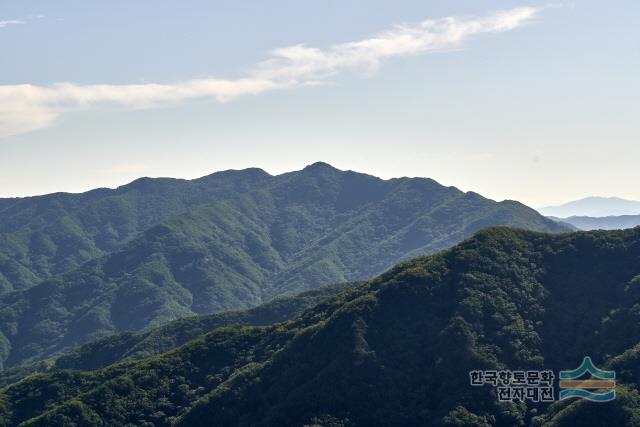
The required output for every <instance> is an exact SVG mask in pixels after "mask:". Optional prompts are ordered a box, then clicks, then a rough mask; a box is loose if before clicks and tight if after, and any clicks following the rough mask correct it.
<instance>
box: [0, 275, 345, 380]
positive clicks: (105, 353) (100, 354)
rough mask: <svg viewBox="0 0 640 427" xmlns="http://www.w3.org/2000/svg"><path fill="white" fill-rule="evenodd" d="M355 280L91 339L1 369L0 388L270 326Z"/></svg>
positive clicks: (147, 355)
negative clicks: (220, 331)
mask: <svg viewBox="0 0 640 427" xmlns="http://www.w3.org/2000/svg"><path fill="white" fill-rule="evenodd" d="M355 284H356V283H350V282H345V283H338V284H334V285H327V286H321V287H319V288H317V289H314V290H311V291H306V292H302V293H300V294H298V295H294V296H286V297H279V298H276V299H274V300H272V301H270V302H268V303H265V304H262V305H259V306H258V307H255V308H252V309H249V310H238V311H230V312H224V313H217V314H208V315H199V316H191V317H186V318H182V319H180V320H174V321H173V322H169V323H167V324H165V325H163V326H159V327H157V328H153V329H151V330H148V331H144V332H121V333H117V334H112V335H107V336H105V337H103V338H99V339H97V340H95V341H91V342H89V343H87V344H84V345H82V346H81V347H78V348H75V349H73V350H72V351H69V352H68V353H65V354H63V355H61V356H60V357H59V358H57V359H55V360H43V361H37V362H34V363H26V364H22V365H18V366H14V367H12V368H10V369H7V370H4V371H2V372H0V387H2V386H6V385H8V384H13V383H15V382H17V381H19V380H20V379H22V378H24V377H26V376H28V375H30V374H32V373H35V372H46V371H51V370H57V369H77V370H96V369H99V368H103V367H105V366H108V365H111V364H113V363H116V362H119V361H121V360H125V359H142V358H145V357H149V356H152V355H155V354H159V353H163V352H166V351H169V350H171V349H173V348H176V347H179V346H181V345H182V344H184V343H186V342H187V341H190V340H192V339H194V338H196V337H197V336H198V335H202V334H204V333H206V332H208V331H210V330H213V329H215V328H219V327H221V326H225V325H231V324H239V325H256V326H258V325H270V324H274V323H279V322H283V321H285V320H289V319H291V318H292V317H294V316H296V315H298V314H300V313H301V312H302V311H304V310H305V309H307V308H310V307H312V306H314V305H316V304H318V303H319V302H320V301H322V300H323V299H325V298H327V297H329V296H331V295H334V294H337V293H338V292H340V291H343V290H345V289H347V288H349V287H352V286H355Z"/></svg>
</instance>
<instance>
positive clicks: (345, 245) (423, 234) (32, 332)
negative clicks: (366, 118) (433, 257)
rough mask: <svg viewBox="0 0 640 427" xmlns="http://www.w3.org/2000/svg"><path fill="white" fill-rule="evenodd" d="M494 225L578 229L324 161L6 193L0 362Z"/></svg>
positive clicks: (229, 302)
mask: <svg viewBox="0 0 640 427" xmlns="http://www.w3.org/2000/svg"><path fill="white" fill-rule="evenodd" d="M494 225H508V226H512V227H519V228H525V229H530V230H537V231H545V232H562V231H567V230H569V228H568V227H567V226H565V225H562V224H558V223H556V222H554V221H552V220H550V219H547V218H545V217H543V216H541V215H540V214H539V213H538V212H536V211H534V210H533V209H531V208H528V207H526V206H524V205H522V204H520V203H518V202H515V201H504V202H499V203H498V202H495V201H492V200H489V199H486V198H484V197H482V196H480V195H478V194H476V193H472V192H468V193H465V192H462V191H460V190H458V189H456V188H453V187H445V186H442V185H440V184H438V183H437V182H435V181H433V180H431V179H425V178H398V179H391V180H382V179H379V178H376V177H373V176H370V175H365V174H360V173H356V172H351V171H341V170H338V169H335V168H333V167H332V166H330V165H328V164H325V163H316V164H313V165H310V166H308V167H306V168H304V169H303V170H301V171H296V172H291V173H285V174H282V175H277V176H272V175H269V174H267V173H266V172H264V171H262V170H260V169H246V170H242V171H226V172H219V173H215V174H213V175H210V176H207V177H204V178H200V179H197V180H192V181H186V180H176V179H150V178H142V179H139V180H136V181H134V182H132V183H131V184H128V185H125V186H123V187H120V188H117V189H115V190H109V189H98V190H94V191H90V192H88V193H83V194H62V193H58V194H51V195H47V196H40V197H31V198H23V199H0V288H1V290H2V291H3V292H1V293H0V359H1V362H3V364H4V366H5V367H9V366H14V365H17V364H20V363H22V362H25V361H29V360H38V359H41V358H45V357H50V356H52V355H56V354H59V353H60V352H62V351H65V350H66V349H69V348H72V347H75V346H77V345H80V344H83V343H85V342H88V341H90V340H93V339H95V338H99V337H101V336H103V335H106V334H108V333H112V332H121V331H140V330H145V329H147V328H151V327H155V326H159V325H162V324H165V323H167V322H169V321H172V320H175V319H178V318H182V317H185V316H190V315H193V314H206V313H216V312H221V311H226V310H236V309H247V308H251V307H255V306H257V305H259V304H261V303H264V302H267V301H270V300H272V299H273V298H276V297H278V296H282V295H290V294H294V293H298V292H301V291H304V290H308V289H313V288H316V287H318V286H320V285H324V284H330V283H337V282H342V281H353V280H360V279H366V278H369V277H372V276H374V275H375V274H378V273H380V272H383V271H384V270H386V269H388V268H389V267H391V266H392V265H394V264H395V263H397V262H399V261H402V260H404V259H408V258H412V257H416V256H420V255H424V254H429V253H433V252H436V251H439V250H442V249H445V248H448V247H450V246H452V245H454V244H456V243H458V242H460V241H462V240H463V239H465V238H468V237H469V236H471V235H473V234H474V233H475V232H477V231H478V230H480V229H482V228H485V227H488V226H494Z"/></svg>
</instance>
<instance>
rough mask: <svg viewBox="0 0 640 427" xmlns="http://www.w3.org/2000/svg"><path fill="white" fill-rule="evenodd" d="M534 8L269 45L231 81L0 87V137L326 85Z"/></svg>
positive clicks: (494, 27)
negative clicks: (103, 114) (60, 123)
mask: <svg viewBox="0 0 640 427" xmlns="http://www.w3.org/2000/svg"><path fill="white" fill-rule="evenodd" d="M537 13H538V9H536V8H532V7H520V8H516V9H511V10H506V11H501V12H496V13H492V14H490V15H487V16H484V17H481V18H466V19H464V18H457V17H447V18H442V19H436V20H426V21H423V22H420V23H417V24H403V25H399V26H396V27H394V28H392V29H390V30H388V31H385V32H382V33H380V34H378V35H376V36H374V37H371V38H368V39H364V40H359V41H354V42H349V43H343V44H337V45H334V46H331V47H329V48H326V49H320V48H313V47H308V46H305V45H295V46H289V47H284V48H280V49H275V50H273V51H272V52H270V57H269V58H268V59H267V60H265V61H262V62H260V63H258V64H256V65H255V66H254V67H253V69H252V70H251V71H249V72H248V73H247V74H245V76H243V77H241V78H238V79H217V78H205V79H197V80H187V81H183V82H177V83H172V84H155V83H149V84H130V85H108V84H100V85H79V84H74V83H56V84H53V85H49V86H38V85H32V84H23V85H5V86H0V137H5V136H9V135H15V134H20V133H25V132H29V131H33V130H37V129H41V128H44V127H47V126H51V125H52V124H54V123H55V121H56V120H57V119H58V117H59V116H60V115H61V114H64V113H66V112H72V111H80V110H86V109H89V108H98V107H101V106H119V107H124V108H150V107H154V106H159V105H164V104H170V103H176V102H180V101H185V100H189V99H196V98H210V99H213V100H216V101H218V102H226V101H229V100H232V99H234V98H237V97H240V96H245V95H258V94H261V93H264V92H268V91H274V90H284V89H291V88H294V87H298V86H304V85H312V84H318V83H322V82H326V81H327V80H328V79H330V78H331V77H332V76H334V75H336V74H339V73H341V72H345V71H350V70H356V71H358V70H364V71H367V72H372V71H375V70H377V69H378V68H379V67H380V66H381V65H382V64H383V63H384V62H385V61H388V60H391V59H393V58H399V57H407V56H413V55H418V54H423V53H428V52H436V51H443V50H448V49H454V48H458V47H460V45H461V44H462V43H463V42H464V41H465V40H467V39H469V38H470V37H473V36H475V35H479V34H487V33H500V32H505V31H510V30H513V29H515V28H517V27H519V26H521V25H523V24H524V23H525V22H527V21H529V20H531V19H532V18H533V17H534V16H535V15H536V14H537Z"/></svg>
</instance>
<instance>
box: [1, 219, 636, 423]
mask: <svg viewBox="0 0 640 427" xmlns="http://www.w3.org/2000/svg"><path fill="white" fill-rule="evenodd" d="M639 316H640V229H634V230H627V231H617V232H584V233H575V234H563V235H556V236H554V235H548V234H540V233H535V232H527V231H520V230H512V229H506V228H493V229H487V230H485V231H482V232H480V233H478V234H477V235H476V236H474V237H473V238H471V239H469V240H466V241H464V242H463V243H461V244H459V245H458V246H456V247H454V248H452V249H450V250H447V251H445V252H442V253H439V254H437V255H432V256H427V257H422V258H418V259H415V260H412V261H408V262H404V263H402V264H400V265H398V266H397V267H395V268H393V269H392V270H390V271H388V272H387V273H385V274H383V275H382V276H380V277H378V278H376V279H374V280H371V281H369V282H366V283H363V284H361V285H358V286H355V287H350V288H348V289H346V290H344V291H342V292H341V293H340V294H338V295H336V296H333V297H329V298H328V299H325V300H323V301H321V302H320V303H318V304H317V305H315V306H314V307H312V308H310V309H307V310H306V311H304V312H303V313H302V314H300V315H299V316H297V317H295V318H294V319H292V320H289V321H287V322H284V323H281V324H277V325H272V326H266V327H249V326H226V327H222V328H217V329H215V330H213V331H212V332H209V333H207V334H205V335H202V336H200V337H198V338H196V339H194V340H192V341H190V342H188V343H187V344H185V345H184V346H182V347H180V348H177V349H174V350H171V351H169V352H167V353H164V354H161V355H157V356H152V357H149V358H146V359H143V360H126V361H123V362H119V363H116V364H114V365H111V366H109V367H106V368H103V369H99V370H96V371H91V372H80V371H73V370H69V371H60V372H53V373H48V374H37V375H34V376H31V377H29V378H27V379H25V380H23V381H21V382H19V383H17V384H15V385H12V386H10V387H8V388H6V389H4V390H3V391H2V392H1V393H0V402H1V404H0V411H1V415H0V419H1V420H2V422H3V423H4V425H7V426H13V425H18V424H20V423H24V424H23V425H25V426H27V425H28V426H58V425H60V426H62V425H64V426H70V425H96V426H97V425H148V426H151V425H155V426H168V425H184V426H199V425H203V426H210V425H212V424H213V425H221V426H261V425H264V426H289V425H291V426H302V425H309V426H311V425H313V426H387V425H405V426H418V425H449V426H481V425H483V426H488V425H498V426H514V425H535V426H581V425H583V426H588V425H621V426H636V425H638V422H639V420H640V396H639V395H638V384H639V381H640V374H639V372H640V321H639V320H640V318H639ZM585 355H589V356H591V357H592V359H593V360H594V362H595V363H596V365H598V366H601V367H605V368H608V369H615V370H616V371H617V373H618V381H619V386H618V398H617V399H616V400H615V401H614V402H611V403H604V404H595V403H589V402H586V401H576V400H568V401H562V402H558V403H555V404H552V405H549V406H544V405H531V404H524V403H520V404H516V403H509V404H499V403H497V400H496V396H495V390H494V389H493V388H490V387H471V386H470V385H469V375H468V372H469V371H470V370H473V369H501V368H510V369H538V368H539V369H543V368H544V369H553V370H555V371H558V370H561V369H572V368H574V367H576V366H577V365H578V364H579V363H580V361H581V360H582V358H583V357H584V356H585Z"/></svg>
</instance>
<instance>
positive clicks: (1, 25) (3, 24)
mask: <svg viewBox="0 0 640 427" xmlns="http://www.w3.org/2000/svg"><path fill="white" fill-rule="evenodd" d="M21 24H24V21H18V20H16V19H13V20H9V21H0V28H4V27H8V26H9V25H21Z"/></svg>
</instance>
